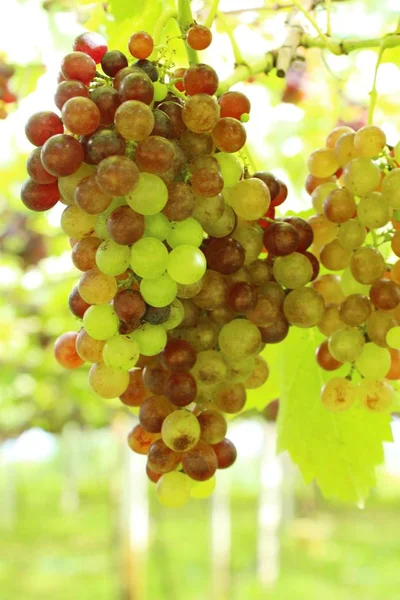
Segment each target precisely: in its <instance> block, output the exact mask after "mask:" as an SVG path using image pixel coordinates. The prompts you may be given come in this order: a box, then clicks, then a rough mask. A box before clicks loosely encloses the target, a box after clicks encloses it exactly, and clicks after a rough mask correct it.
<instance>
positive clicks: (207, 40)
mask: <svg viewBox="0 0 400 600" xmlns="http://www.w3.org/2000/svg"><path fill="white" fill-rule="evenodd" d="M211 41H212V33H211V31H210V29H209V28H208V27H205V26H204V25H199V24H198V23H195V24H194V25H192V26H191V27H189V29H188V31H187V33H186V43H187V45H188V46H189V47H190V48H192V49H193V50H205V49H206V48H208V46H209V45H210V44H211Z"/></svg>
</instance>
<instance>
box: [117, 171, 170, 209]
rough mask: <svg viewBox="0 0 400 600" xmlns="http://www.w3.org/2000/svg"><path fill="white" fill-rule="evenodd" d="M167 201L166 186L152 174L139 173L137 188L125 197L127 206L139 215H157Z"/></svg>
mask: <svg viewBox="0 0 400 600" xmlns="http://www.w3.org/2000/svg"><path fill="white" fill-rule="evenodd" d="M167 200H168V188H167V186H166V185H165V183H164V182H163V180H162V179H161V178H160V177H158V176H157V175H153V174H152V173H140V175H139V181H138V184H137V186H136V187H135V189H134V190H133V191H132V192H130V193H129V194H128V195H127V196H126V201H127V203H128V204H129V206H130V207H131V208H132V209H133V210H135V211H136V212H137V213H139V214H140V215H155V214H157V213H159V212H160V211H161V210H162V209H163V208H164V206H165V205H166V204H167Z"/></svg>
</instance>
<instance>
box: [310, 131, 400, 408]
mask: <svg viewBox="0 0 400 600" xmlns="http://www.w3.org/2000/svg"><path fill="white" fill-rule="evenodd" d="M399 162H400V145H398V146H397V147H396V148H394V149H392V148H388V146H387V144H386V137H385V134H384V132H383V131H382V130H381V129H380V128H379V127H376V126H372V125H368V126H364V127H361V128H360V129H359V130H358V131H357V132H355V131H354V130H353V129H352V128H351V127H347V126H340V127H337V128H335V129H333V130H332V131H331V133H330V134H329V135H328V137H327V139H326V147H325V148H319V149H318V150H315V151H314V152H313V153H312V154H311V155H310V157H309V159H308V168H309V172H310V174H309V176H308V178H307V182H306V189H307V191H308V192H309V193H310V194H311V199H312V205H313V207H314V209H315V213H316V214H315V215H313V216H312V217H311V218H310V219H309V220H308V222H309V224H310V225H311V227H312V229H313V232H314V244H313V251H314V253H315V254H316V255H317V256H318V257H319V260H320V262H321V265H322V266H323V267H324V268H325V270H326V271H327V272H326V273H324V274H323V275H321V276H320V277H318V278H317V279H316V280H315V281H314V282H313V283H312V289H313V290H314V291H315V292H316V293H319V294H320V295H322V297H323V299H324V303H325V305H324V306H323V307H322V308H321V309H320V311H321V314H320V316H319V319H318V322H317V326H318V329H319V330H320V332H321V333H322V334H323V335H324V336H326V337H327V339H326V340H325V341H324V342H323V343H322V344H321V345H320V346H319V348H318V349H317V353H316V360H317V362H318V364H319V365H320V366H321V367H322V368H323V369H325V370H327V371H334V370H336V369H338V368H340V367H341V366H342V365H343V364H348V365H349V374H348V376H346V377H335V378H333V379H331V380H330V381H329V382H328V383H327V384H326V385H325V386H324V387H323V389H322V393H321V398H322V402H323V403H324V405H325V406H326V407H327V408H328V409H329V410H331V411H342V410H346V409H348V408H350V407H351V406H352V405H353V404H354V403H355V402H359V403H360V404H361V406H363V407H365V408H366V409H368V410H372V411H378V412H379V411H386V410H388V409H390V407H391V405H392V403H393V399H394V390H393V387H392V385H391V384H390V381H393V380H398V379H399V378H400V350H399V348H400V260H398V259H397V257H400V231H397V229H398V227H399V223H398V221H399V219H398V212H397V211H398V210H399V209H400V168H399ZM393 257H396V262H392V260H391V259H392V258H393ZM335 272H341V275H340V276H339V275H337V274H335Z"/></svg>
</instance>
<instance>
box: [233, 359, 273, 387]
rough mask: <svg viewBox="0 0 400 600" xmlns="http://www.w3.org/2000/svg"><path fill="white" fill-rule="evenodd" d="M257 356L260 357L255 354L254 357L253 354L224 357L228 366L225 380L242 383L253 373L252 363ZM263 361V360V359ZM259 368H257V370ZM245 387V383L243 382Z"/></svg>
mask: <svg viewBox="0 0 400 600" xmlns="http://www.w3.org/2000/svg"><path fill="white" fill-rule="evenodd" d="M257 358H261V357H259V355H256V356H255V357H253V356H249V357H248V358H245V359H243V358H240V359H234V358H229V356H227V357H226V358H225V362H226V364H227V366H228V373H227V376H226V378H227V380H228V381H231V382H232V383H243V382H244V381H246V380H247V379H251V375H252V373H253V370H254V368H255V367H254V364H255V361H256V359H257ZM264 362H265V361H264ZM265 365H266V367H267V369H268V365H267V364H266V363H265ZM259 371H260V370H258V372H259ZM268 373H269V369H268ZM245 387H247V386H246V384H245Z"/></svg>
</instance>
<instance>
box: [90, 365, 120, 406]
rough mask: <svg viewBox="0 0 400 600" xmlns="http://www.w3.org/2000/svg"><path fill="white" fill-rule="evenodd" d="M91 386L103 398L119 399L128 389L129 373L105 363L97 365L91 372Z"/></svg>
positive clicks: (93, 366)
mask: <svg viewBox="0 0 400 600" xmlns="http://www.w3.org/2000/svg"><path fill="white" fill-rule="evenodd" d="M89 384H90V386H91V388H92V389H93V391H94V392H96V394H97V395H98V396H100V397H101V398H117V397H118V396H121V394H123V393H124V392H125V390H126V388H127V387H128V384H129V373H128V371H119V370H118V369H113V368H111V367H108V366H107V365H106V364H105V363H103V362H101V363H95V364H94V365H92V367H91V369H90V371H89Z"/></svg>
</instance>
